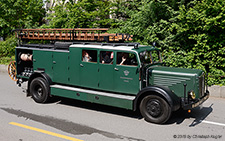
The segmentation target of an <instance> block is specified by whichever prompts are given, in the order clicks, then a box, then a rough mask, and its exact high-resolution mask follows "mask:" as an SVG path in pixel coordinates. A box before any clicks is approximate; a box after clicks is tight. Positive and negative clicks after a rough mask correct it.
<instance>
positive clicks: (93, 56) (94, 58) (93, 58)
mask: <svg viewBox="0 0 225 141" xmlns="http://www.w3.org/2000/svg"><path fill="white" fill-rule="evenodd" d="M85 52H86V53H88V56H89V57H90V58H87V57H85V58H84V56H85ZM84 59H90V60H88V61H84ZM81 62H85V63H96V64H97V63H98V50H96V49H82V51H81Z"/></svg>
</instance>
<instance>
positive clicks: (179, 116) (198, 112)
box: [167, 104, 213, 127]
mask: <svg viewBox="0 0 225 141" xmlns="http://www.w3.org/2000/svg"><path fill="white" fill-rule="evenodd" d="M212 106H213V104H212V105H210V106H209V107H201V106H200V107H196V108H194V109H192V110H191V113H188V112H187V111H184V110H178V111H176V112H173V114H172V116H171V118H170V120H169V121H168V122H167V124H173V123H176V124H181V123H182V122H183V121H184V120H185V119H190V118H193V119H194V121H193V122H192V123H191V124H190V125H189V127H193V126H196V125H198V124H200V123H201V122H202V121H203V120H204V119H205V118H206V117H207V116H208V115H209V114H210V113H211V112H212V111H213V108H212Z"/></svg>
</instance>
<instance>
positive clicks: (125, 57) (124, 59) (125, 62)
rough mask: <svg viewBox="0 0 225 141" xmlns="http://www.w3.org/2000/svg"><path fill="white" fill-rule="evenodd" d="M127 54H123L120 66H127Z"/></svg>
mask: <svg viewBox="0 0 225 141" xmlns="http://www.w3.org/2000/svg"><path fill="white" fill-rule="evenodd" d="M128 63H129V54H128V53H124V54H123V56H122V61H121V62H120V65H129V64H128Z"/></svg>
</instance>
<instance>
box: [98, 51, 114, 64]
mask: <svg viewBox="0 0 225 141" xmlns="http://www.w3.org/2000/svg"><path fill="white" fill-rule="evenodd" d="M100 63H101V64H113V52H112V51H101V52H100Z"/></svg>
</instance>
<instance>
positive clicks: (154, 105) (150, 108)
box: [147, 99, 161, 117]
mask: <svg viewBox="0 0 225 141" xmlns="http://www.w3.org/2000/svg"><path fill="white" fill-rule="evenodd" d="M147 112H148V113H149V114H150V115H151V116H153V117H158V116H159V115H160V114H161V105H160V102H159V101H158V100H155V99H154V100H149V101H148V102H147Z"/></svg>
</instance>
